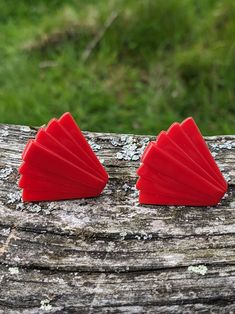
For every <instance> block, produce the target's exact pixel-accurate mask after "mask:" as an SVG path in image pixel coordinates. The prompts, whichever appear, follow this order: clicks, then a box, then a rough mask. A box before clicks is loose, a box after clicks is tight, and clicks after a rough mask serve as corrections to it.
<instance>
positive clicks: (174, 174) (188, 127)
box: [136, 118, 227, 206]
mask: <svg viewBox="0 0 235 314" xmlns="http://www.w3.org/2000/svg"><path fill="white" fill-rule="evenodd" d="M141 161H142V165H141V166H140V168H139V169H138V171H137V173H138V175H139V176H140V178H139V179H138V181H137V184H136V186H137V189H139V190H140V192H139V202H140V203H142V204H158V205H192V206H209V205H216V204H217V203H218V202H219V201H220V200H221V198H222V197H223V195H224V194H225V192H226V191H227V182H226V181H225V179H224V177H223V175H222V174H221V172H220V170H219V168H218V166H217V164H216V162H215V160H214V158H213V157H212V155H211V153H210V151H209V149H208V147H207V145H206V142H205V141H204V139H203V137H202V135H201V133H200V131H199V129H198V127H197V125H196V123H195V122H194V120H193V119H192V118H188V119H186V120H184V121H183V122H182V123H181V124H179V123H174V124H172V125H171V127H170V128H169V129H168V131H166V132H165V131H162V132H161V133H160V134H159V136H158V138H157V140H156V141H155V142H150V143H149V145H148V146H147V148H146V149H145V151H144V153H143V156H142V159H141Z"/></svg>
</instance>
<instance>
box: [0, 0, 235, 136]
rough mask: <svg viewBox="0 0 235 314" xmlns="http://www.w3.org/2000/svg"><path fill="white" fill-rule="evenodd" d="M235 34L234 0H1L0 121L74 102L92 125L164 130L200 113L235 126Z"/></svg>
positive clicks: (207, 120)
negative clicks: (97, 39) (114, 14)
mask: <svg viewBox="0 0 235 314" xmlns="http://www.w3.org/2000/svg"><path fill="white" fill-rule="evenodd" d="M112 12H118V17H117V19H116V20H115V21H114V22H113V23H112V25H111V26H110V28H108V29H107V30H106V32H105V34H104V36H103V38H102V39H101V40H100V42H99V44H98V45H97V46H96V47H95V49H93V50H92V52H91V54H90V57H89V58H88V59H87V60H86V61H84V60H83V58H82V56H83V53H84V51H85V50H86V48H87V46H88V45H89V43H90V42H91V41H92V40H93V38H94V37H96V36H97V34H98V33H99V32H100V30H102V29H103V27H104V25H105V22H106V21H107V19H108V17H109V16H110V15H111V14H112ZM234 34H235V2H234V0H223V1H221V0H206V1H203V0H180V1H179V0H127V1H124V0H123V1H122V0H112V1H109V0H96V1H92V0H90V1H84V0H50V1H49V0H37V1H32V0H21V1H18V2H17V3H16V1H15V0H2V1H1V2H0V122H2V123H18V124H28V125H42V124H44V123H46V122H47V121H48V120H49V119H50V118H51V117H54V116H57V117H58V116H59V115H61V114H62V113H63V112H65V111H71V112H72V114H73V115H74V116H75V118H76V119H77V121H78V123H79V125H80V127H81V128H82V129H83V130H92V131H106V132H128V133H140V134H141V133H143V134H156V133H157V132H159V131H160V130H161V129H166V128H167V127H168V126H169V125H170V124H171V123H172V122H173V121H181V120H182V119H184V118H186V117H187V116H193V117H194V118H195V120H196V121H197V123H198V125H199V126H200V128H201V130H202V132H203V133H204V134H207V135H210V134H211V135H212V134H232V133H235V89H234V83H235V71H234V66H235V37H234Z"/></svg>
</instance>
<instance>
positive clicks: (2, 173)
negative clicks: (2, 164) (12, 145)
mask: <svg viewBox="0 0 235 314" xmlns="http://www.w3.org/2000/svg"><path fill="white" fill-rule="evenodd" d="M12 172H13V169H12V168H11V167H6V168H2V169H1V170H0V179H7V178H8V177H9V175H10V174H11V173H12Z"/></svg>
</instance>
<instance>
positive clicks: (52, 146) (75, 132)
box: [19, 113, 108, 201]
mask: <svg viewBox="0 0 235 314" xmlns="http://www.w3.org/2000/svg"><path fill="white" fill-rule="evenodd" d="M22 159H23V163H22V164H21V166H20V168H19V173H20V174H21V178H20V181H19V187H20V188H22V189H23V193H22V198H23V201H45V200H47V201H48V200H62V199H72V198H84V197H95V196H98V195H100V193H101V192H102V191H103V189H104V187H105V185H106V183H107V181H108V174H107V172H106V171H105V169H104V167H103V166H102V164H101V163H100V161H99V160H98V158H97V157H96V155H95V153H94V152H93V150H92V149H91V147H90V145H89V144H88V142H87V141H86V139H85V137H84V136H83V134H82V132H81V130H80V129H79V127H78V126H77V124H76V122H75V121H74V119H73V117H72V116H71V114H70V113H65V114H64V115H63V116H62V117H61V118H60V119H58V120H56V119H52V120H51V121H50V122H49V123H48V125H47V127H46V128H41V129H39V131H38V133H37V135H36V138H35V139H34V140H30V141H29V142H28V144H27V145H26V147H25V150H24V152H23V154H22Z"/></svg>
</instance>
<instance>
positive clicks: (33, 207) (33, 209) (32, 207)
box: [27, 204, 42, 213]
mask: <svg viewBox="0 0 235 314" xmlns="http://www.w3.org/2000/svg"><path fill="white" fill-rule="evenodd" d="M27 210H28V211H30V212H32V213H39V212H40V211H41V210H42V208H41V207H40V206H39V205H37V204H33V205H31V204H30V205H28V206H27Z"/></svg>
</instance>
